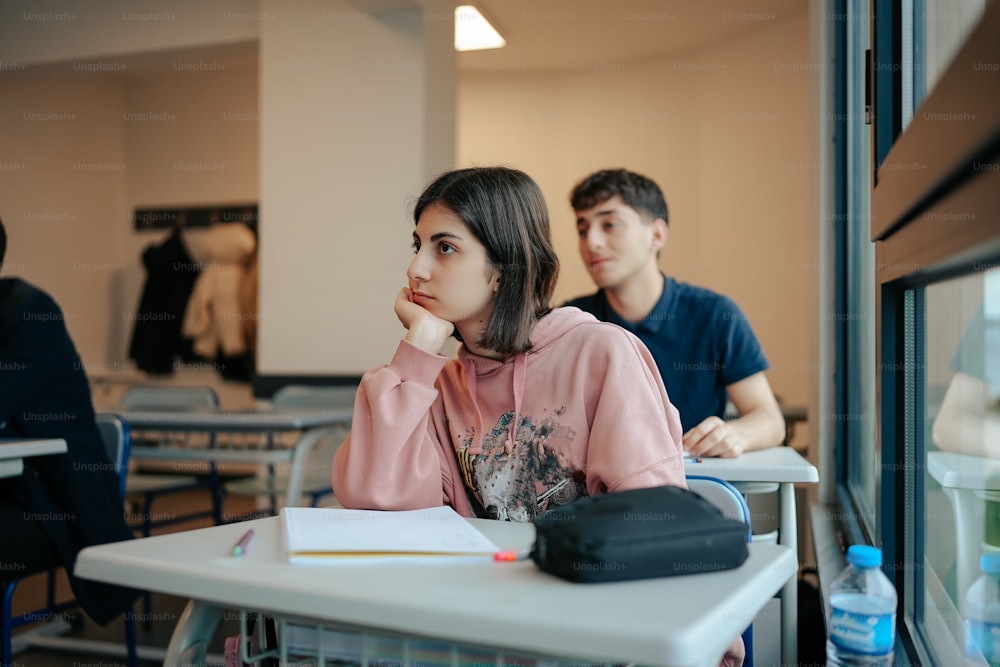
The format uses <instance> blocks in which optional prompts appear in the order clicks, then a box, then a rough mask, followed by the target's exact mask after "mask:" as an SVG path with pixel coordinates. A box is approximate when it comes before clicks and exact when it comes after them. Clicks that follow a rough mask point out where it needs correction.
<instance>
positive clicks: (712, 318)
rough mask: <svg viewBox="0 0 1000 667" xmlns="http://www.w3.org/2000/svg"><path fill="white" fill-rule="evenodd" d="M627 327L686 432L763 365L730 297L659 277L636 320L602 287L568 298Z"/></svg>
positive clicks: (722, 406)
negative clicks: (647, 307) (656, 291)
mask: <svg viewBox="0 0 1000 667" xmlns="http://www.w3.org/2000/svg"><path fill="white" fill-rule="evenodd" d="M566 305H567V306H576V307H577V308H579V309H580V310H585V311H587V312H588V313H592V314H593V315H594V317H596V318H597V319H599V320H603V321H605V322H612V323H614V324H617V325H618V326H620V327H624V328H625V329H628V330H629V331H631V332H632V333H634V334H635V335H636V336H638V337H639V339H640V340H641V341H642V342H643V343H645V344H646V347H647V348H649V351H650V353H652V355H653V359H655V360H656V365H657V367H658V368H659V369H660V375H661V376H662V377H663V384H664V386H666V388H667V394H668V395H669V396H670V402H671V403H673V404H674V406H676V407H677V409H678V410H679V411H680V413H681V425H682V427H683V429H684V432H685V433H686V432H687V431H688V430H690V429H692V428H694V427H695V426H697V425H698V424H700V423H701V422H702V421H703V420H704V419H705V418H707V417H710V416H713V415H714V416H716V417H722V416H723V415H724V414H725V410H726V400H727V395H726V387H727V386H728V385H731V384H733V383H735V382H739V381H740V380H745V379H746V378H748V377H750V376H751V375H753V374H754V373H759V372H760V371H764V370H767V368H768V363H767V358H766V357H765V356H764V350H763V349H761V346H760V342H759V341H758V340H757V336H755V335H754V332H753V329H752V328H751V327H750V323H749V322H748V321H747V318H746V316H745V315H744V314H743V311H741V310H740V308H739V306H737V305H736V303H735V302H734V301H733V300H732V299H730V298H729V297H726V296H723V295H722V294H718V293H716V292H713V291H712V290H709V289H705V288H704V287H697V286H695V285H691V284H688V283H679V282H677V281H676V280H674V279H673V278H668V277H667V276H664V277H663V294H661V295H660V300H659V301H658V302H657V304H656V306H655V307H654V308H653V310H652V311H650V313H649V314H648V315H647V316H646V317H645V318H643V319H642V320H641V321H640V322H638V323H636V324H632V323H631V322H627V321H626V320H623V319H622V318H621V317H620V316H619V315H618V313H616V312H615V311H614V309H613V308H612V307H611V305H610V304H609V303H608V299H607V296H606V295H605V293H604V290H600V291H598V292H596V293H594V294H591V295H588V296H582V297H579V298H576V299H573V300H571V301H568V302H567V303H566Z"/></svg>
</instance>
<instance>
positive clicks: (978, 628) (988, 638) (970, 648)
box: [965, 619, 1000, 664]
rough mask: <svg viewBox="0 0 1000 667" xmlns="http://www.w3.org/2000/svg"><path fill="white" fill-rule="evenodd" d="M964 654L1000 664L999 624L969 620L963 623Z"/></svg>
mask: <svg viewBox="0 0 1000 667" xmlns="http://www.w3.org/2000/svg"><path fill="white" fill-rule="evenodd" d="M965 628H966V633H965V653H966V654H967V655H969V656H971V657H978V656H980V655H982V656H983V657H984V658H985V659H986V662H988V663H990V664H994V663H997V662H1000V624H998V623H984V622H983V621H975V620H972V619H969V620H967V621H966V622H965Z"/></svg>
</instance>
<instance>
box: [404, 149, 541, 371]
mask: <svg viewBox="0 0 1000 667" xmlns="http://www.w3.org/2000/svg"><path fill="white" fill-rule="evenodd" d="M432 204H441V205H442V206H445V207H447V208H448V209H449V210H451V211H452V212H453V213H454V214H455V215H457V216H458V217H459V218H460V219H461V220H462V222H464V223H465V224H466V226H468V228H469V230H470V231H471V232H472V233H473V235H475V237H476V238H477V239H478V240H479V242H480V243H482V244H483V245H484V246H485V247H486V257H487V258H488V259H489V261H490V263H491V264H492V265H493V267H495V268H499V269H500V287H499V289H498V290H497V293H496V297H495V305H494V308H493V315H492V316H491V317H490V321H489V322H488V323H487V325H486V330H485V331H484V332H483V335H482V338H480V339H479V340H478V341H477V343H478V344H479V345H481V346H482V347H485V348H487V349H490V350H495V351H497V352H499V353H501V354H503V355H511V354H517V353H519V352H524V351H526V350H528V349H530V348H531V341H530V339H529V336H530V335H531V329H532V327H533V326H534V324H535V322H537V321H538V320H539V318H541V317H542V316H543V315H545V314H546V313H548V312H549V311H550V310H552V308H551V306H550V305H549V300H550V299H551V298H552V291H553V289H555V285H556V277H557V276H558V275H559V260H558V258H557V257H556V253H555V250H554V249H553V247H552V239H551V238H550V236H549V212H548V208H547V207H546V205H545V197H544V196H543V195H542V191H541V190H540V189H539V188H538V185H537V184H536V183H535V182H534V181H533V180H532V179H531V177H530V176H528V175H527V174H525V173H524V172H521V171H518V170H517V169H510V168H507V167H472V168H467V169H456V170H454V171H449V172H445V173H444V174H441V175H440V176H438V177H437V178H436V179H434V181H433V182H432V183H431V184H430V185H428V186H427V188H426V189H425V190H424V192H423V193H422V194H421V195H420V197H419V198H418V199H417V205H416V208H415V209H414V211H413V223H414V224H416V223H417V222H419V220H420V214H421V213H423V212H424V209H426V208H427V207H428V206H431V205H432ZM456 334H457V330H456Z"/></svg>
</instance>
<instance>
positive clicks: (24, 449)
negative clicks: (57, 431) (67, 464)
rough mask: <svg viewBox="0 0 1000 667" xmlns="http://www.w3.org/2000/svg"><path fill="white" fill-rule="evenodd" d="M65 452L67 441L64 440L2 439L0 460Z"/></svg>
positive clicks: (0, 441)
mask: <svg viewBox="0 0 1000 667" xmlns="http://www.w3.org/2000/svg"><path fill="white" fill-rule="evenodd" d="M65 451H66V441H65V440H63V439H62V438H0V459H20V458H24V457H26V456H45V455H46V454H62V453H63V452H65Z"/></svg>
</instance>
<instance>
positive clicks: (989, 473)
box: [927, 452, 1000, 593]
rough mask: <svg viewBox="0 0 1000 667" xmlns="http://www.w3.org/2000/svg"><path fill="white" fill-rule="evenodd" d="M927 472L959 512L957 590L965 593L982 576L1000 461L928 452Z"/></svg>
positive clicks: (999, 481) (997, 496)
mask: <svg viewBox="0 0 1000 667" xmlns="http://www.w3.org/2000/svg"><path fill="white" fill-rule="evenodd" d="M927 472H928V473H929V474H930V476H931V477H933V478H934V479H935V481H937V483H938V484H940V485H941V489H942V491H943V492H944V495H945V496H946V497H947V498H948V500H949V501H950V502H951V504H952V508H953V509H954V510H955V545H956V565H955V574H956V577H955V578H956V582H955V583H956V589H955V590H957V591H961V592H963V593H964V591H967V590H969V586H971V585H972V582H973V581H975V579H976V577H978V576H979V556H980V552H981V550H982V545H983V539H984V535H985V527H984V523H983V522H984V521H985V518H986V517H985V509H986V499H987V498H989V499H991V500H1000V493H998V492H1000V460H997V459H990V458H984V457H981V456H970V455H968V454H955V453H953V452H928V453H927Z"/></svg>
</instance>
